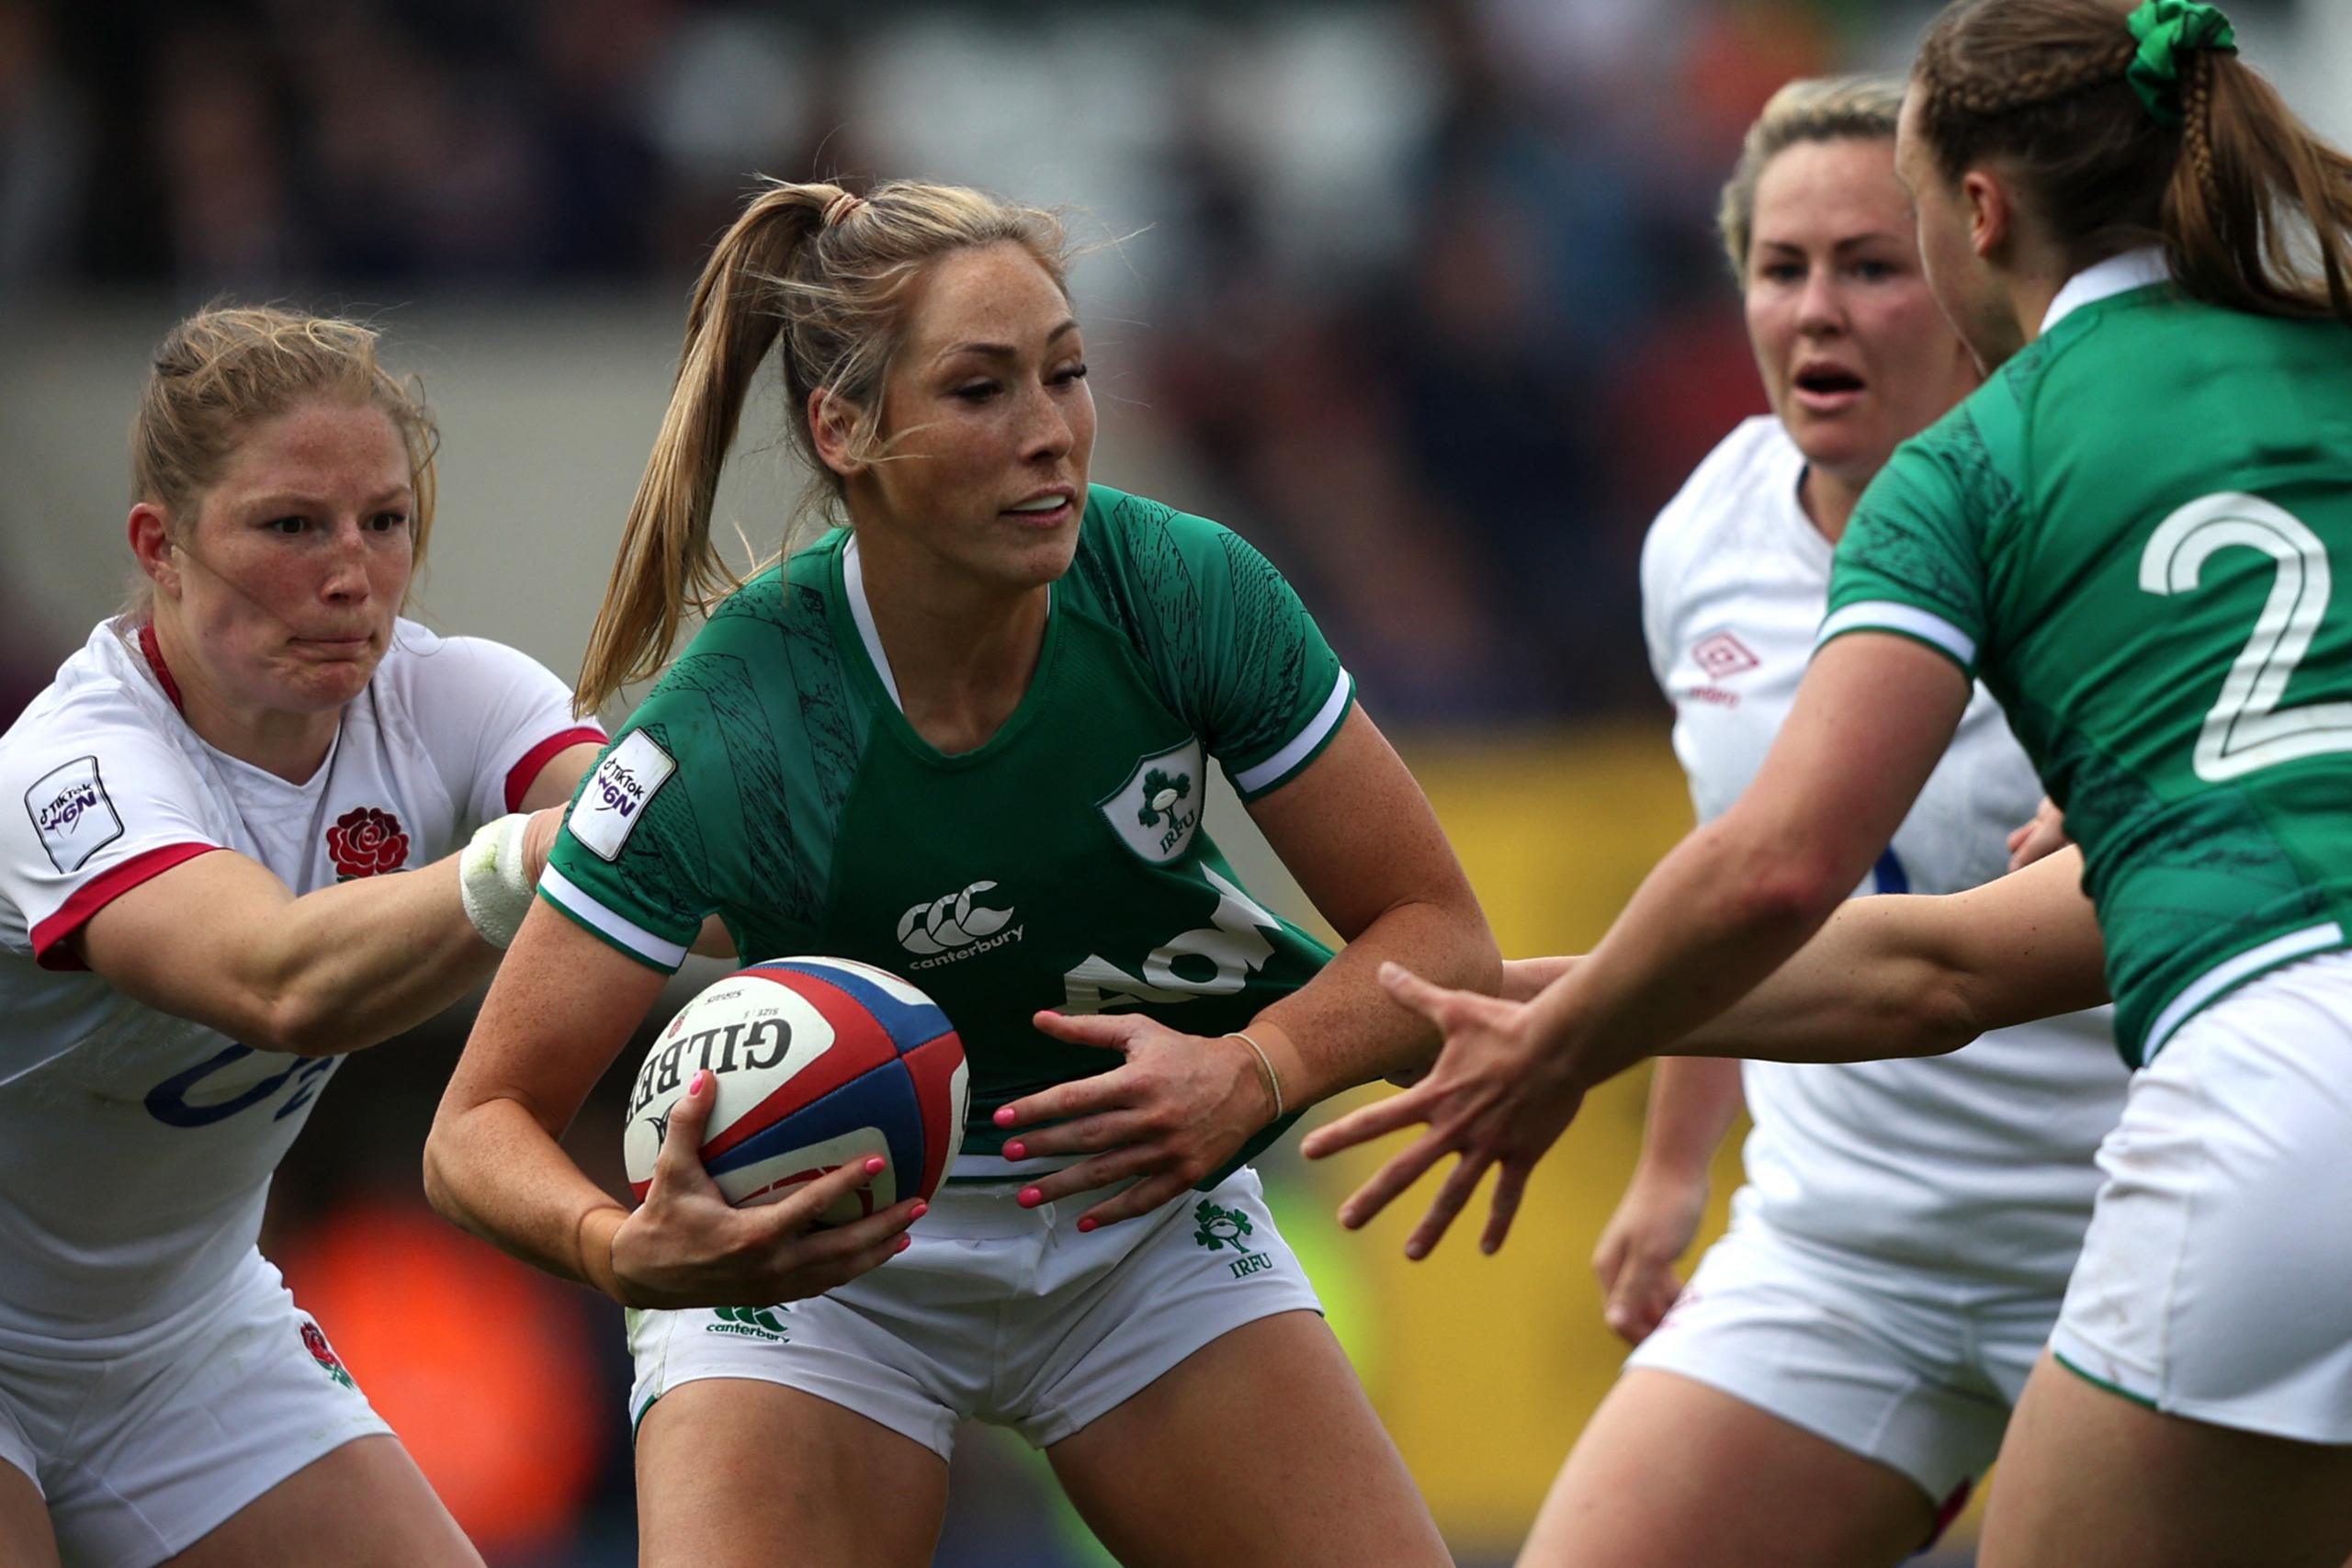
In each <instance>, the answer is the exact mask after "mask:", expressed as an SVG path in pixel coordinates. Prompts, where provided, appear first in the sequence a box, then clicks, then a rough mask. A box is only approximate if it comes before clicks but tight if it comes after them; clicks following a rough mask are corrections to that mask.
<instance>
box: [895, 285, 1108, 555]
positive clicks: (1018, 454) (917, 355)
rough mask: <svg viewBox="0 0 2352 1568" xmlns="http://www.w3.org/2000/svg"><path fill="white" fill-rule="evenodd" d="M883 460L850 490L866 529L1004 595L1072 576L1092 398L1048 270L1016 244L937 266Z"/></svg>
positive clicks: (908, 348)
mask: <svg viewBox="0 0 2352 1568" xmlns="http://www.w3.org/2000/svg"><path fill="white" fill-rule="evenodd" d="M881 435H882V440H883V443H884V450H885V451H886V452H887V453H888V455H889V456H888V457H887V458H886V460H884V461H882V462H879V463H876V465H874V467H873V468H871V469H870V470H867V473H866V475H865V476H861V479H869V480H870V482H858V481H855V480H854V481H853V483H852V486H851V502H852V508H853V513H854V516H855V519H856V522H857V525H858V527H859V528H860V529H861V530H865V529H866V528H869V527H879V528H884V529H888V530H890V531H892V532H894V533H897V534H899V536H901V537H902V538H903V539H904V540H905V541H906V542H908V543H910V544H912V545H914V546H915V547H917V548H918V550H919V551H921V552H922V553H923V554H927V555H929V556H931V557H933V558H934V559H935V560H936V561H937V562H939V563H940V564H942V565H944V567H946V568H947V569H948V570H951V571H953V572H956V573H958V574H963V575H968V576H969V577H971V578H973V579H977V580H979V581H985V582H988V583H991V584H996V585H1001V586H1004V587H1008V588H1016V589H1017V588H1024V587H1033V586H1036V585H1040V584H1043V583H1046V582H1050V581H1053V580H1054V579H1056V578H1057V577H1059V576H1061V575H1062V573H1063V572H1065V571H1067V570H1069V563H1070V558H1071V557H1072V556H1073V555H1074V554H1075V553H1076V551H1077V548H1078V525H1079V519H1080V516H1081V515H1082V514H1083V513H1084V512H1085V510H1086V482H1087V472H1088V465H1089V462H1090V460H1091V457H1092V455H1093V450H1094V398H1093V394H1092V393H1091V392H1090V391H1089V390H1088V389H1087V384H1086V355H1085V344H1084V342H1083V340H1082V338H1081V335H1080V331H1079V327H1078V322H1077V321H1076V320H1075V319H1074V318H1073V317H1072V316H1071V314H1070V308H1069V299H1066V298H1065V297H1064V296H1063V294H1062V291H1061V289H1060V288H1057V286H1056V285H1055V283H1054V280H1053V278H1052V277H1051V276H1049V275H1048V274H1047V273H1046V269H1045V268H1044V267H1043V266H1041V265H1038V263H1037V261H1036V259H1035V257H1033V256H1032V255H1031V254H1029V253H1028V252H1027V251H1026V250H1024V249H1023V247H1022V246H1020V245H1018V244H1014V243H1010V242H1007V243H999V244H992V245H984V246H978V247H974V248H971V249H967V250H961V251H954V252H951V253H949V254H946V255H944V256H941V257H940V258H939V259H937V260H936V261H933V263H931V264H930V267H929V269H928V273H927V276H925V277H924V278H923V280H922V283H921V284H920V285H919V286H918V288H917V290H916V292H915V295H914V297H913V299H912V300H911V301H910V306H909V313H908V320H907V330H906V336H905V339H904V341H903V342H902V343H901V344H900V346H899V353H898V355H897V356H896V357H895V359H894V360H893V361H892V366H891V371H890V375H889V378H888V383H887V385H886V386H885V388H884V389H883V403H882V422H881Z"/></svg>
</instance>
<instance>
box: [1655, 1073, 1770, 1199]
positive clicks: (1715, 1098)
mask: <svg viewBox="0 0 2352 1568" xmlns="http://www.w3.org/2000/svg"><path fill="white" fill-rule="evenodd" d="M1744 1103H1745V1101H1744V1100H1743V1098H1742V1096H1741V1093H1740V1082H1739V1064H1738V1063H1737V1062H1736V1061H1733V1060H1730V1059H1728V1058H1724V1057H1713V1056H1665V1057H1661V1058H1659V1060H1658V1064H1657V1071H1656V1072H1655V1073H1654V1074H1653V1075H1652V1076H1651V1078H1650V1104H1649V1115H1648V1117H1647V1119H1646V1120H1645V1122H1643V1124H1642V1163H1643V1164H1644V1165H1645V1166H1646V1167H1648V1168H1651V1169H1653V1170H1656V1171H1659V1172H1662V1173H1665V1174H1668V1175H1672V1176H1676V1177H1680V1178H1683V1179H1700V1178H1703V1177H1704V1176H1705V1175H1706V1172H1707V1167H1708V1166H1709V1165H1710V1164H1711V1163H1713V1160H1714V1157H1715V1149H1716V1147H1717V1145H1721V1144H1722V1143H1723V1141H1724V1134H1726V1133H1728V1132H1730V1131H1731V1127H1732V1123H1733V1122H1736V1121H1737V1120H1738V1119H1739V1112H1740V1108H1741V1106H1742V1105H1743V1104H1744Z"/></svg>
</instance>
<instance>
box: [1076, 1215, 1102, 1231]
mask: <svg viewBox="0 0 2352 1568" xmlns="http://www.w3.org/2000/svg"><path fill="white" fill-rule="evenodd" d="M1102 1223H1103V1222H1102V1221H1100V1220H1098V1219H1096V1218H1095V1217H1094V1216H1093V1215H1091V1214H1089V1215H1087V1216H1086V1217H1085V1218H1084V1219H1082V1220H1080V1221H1079V1222H1078V1228H1079V1229H1080V1230H1082V1231H1091V1230H1092V1229H1093V1228H1094V1227H1095V1226H1096V1225H1099V1224H1102Z"/></svg>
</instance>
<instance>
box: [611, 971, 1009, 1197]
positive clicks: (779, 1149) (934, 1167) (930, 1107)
mask: <svg viewBox="0 0 2352 1568" xmlns="http://www.w3.org/2000/svg"><path fill="white" fill-rule="evenodd" d="M703 1068H708V1069H709V1070H710V1071H711V1073H712V1074H714V1075H715V1076H716V1077H717V1080H718V1084H717V1088H718V1102H717V1104H716V1105H715V1106H714V1107H713V1108H712V1111H711V1117H710V1124H709V1127H708V1129H707V1131H706V1132H705V1134H704V1136H703V1145H702V1162H703V1168H705V1169H706V1170H707V1171H709V1172H710V1177H711V1179H712V1180H713V1181H715V1182H716V1183H718V1190H719V1191H720V1192H722V1193H724V1194H725V1195H726V1197H727V1201H729V1202H730V1203H734V1204H737V1205H742V1204H747V1203H771V1202H774V1201H776V1200H777V1199H779V1198H781V1197H783V1196H785V1195H786V1193H788V1192H790V1191H791V1190H793V1189H795V1188H797V1187H799V1186H801V1185H802V1184H803V1183H806V1182H809V1181H813V1180H815V1179H817V1178H818V1177H820V1176H822V1175H824V1174H825V1173H826V1172H827V1171H829V1170H833V1169H836V1168H839V1167H841V1166H843V1165H846V1164H848V1163H850V1162H851V1161H853V1160H864V1159H865V1158H866V1157H867V1156H872V1155H880V1156H882V1157H883V1158H884V1159H886V1160H888V1162H889V1164H888V1168H886V1169H885V1170H884V1171H883V1172H882V1174H881V1175H879V1176H877V1177H876V1178H875V1179H873V1181H871V1182H870V1183H868V1184H867V1185H866V1186H865V1187H864V1188H861V1189H859V1190H858V1191H857V1192H856V1193H855V1194H854V1196H853V1198H852V1199H850V1200H848V1201H842V1202H839V1203H836V1204H834V1205H833V1207H832V1208H831V1209H829V1210H827V1211H826V1213H825V1215H824V1220H825V1223H827V1224H843V1223H846V1222H847V1221H850V1220H854V1219H857V1218H859V1217H860V1216H861V1215H863V1214H869V1213H874V1212H875V1211H876V1210H877V1209H885V1208H888V1207H889V1206H890V1205H891V1204H893V1203H896V1202H899V1201H902V1200H904V1199H907V1198H917V1197H920V1198H928V1197H930V1196H931V1195H932V1194H933V1192H935V1191H936V1190H938V1188H939V1183H940V1182H941V1180H942V1179H944V1178H945V1176H946V1174H947V1168H948V1167H949V1166H950V1165H951V1164H953V1163H954V1162H955V1159H956V1150H957V1149H959V1148H960V1147H962V1145H963V1142H964V1107H965V1100H966V1098H967V1069H966V1067H965V1064H964V1044H963V1042H962V1041H961V1040H959V1039H957V1038H956V1031H955V1029H954V1027H953V1026H952V1025H951V1024H949V1023H948V1021H947V1015H946V1014H945V1013H944V1012H942V1011H941V1010H939V1007H938V1004H936V1003H934V1002H933V1000H932V999H931V998H929V997H927V996H925V995H923V994H922V991H920V990H918V989H916V988H915V987H913V986H910V985H909V984H908V983H907V982H906V981H904V980H901V979H899V977H898V976H895V975H890V974H888V973H886V972H885V971H883V970H880V969H876V968H875V967H873V966H872V965H871V964H858V963H854V962H852V961H851V960H848V959H844V958H777V959H773V960H770V961H769V962H767V963H765V964H752V966H751V967H750V968H747V969H739V970H737V971H736V972H735V973H734V974H732V975H729V976H725V977H724V978H722V979H719V980H717V981H715V982H713V983H712V984H711V985H710V986H709V987H707V989H705V990H704V991H703V992H702V993H701V994H700V995H698V996H696V997H695V998H694V1000H692V1001H690V1002H688V1003H687V1004H686V1005H685V1006H684V1008H682V1009H680V1010H679V1011H678V1015H677V1017H675V1018H673V1019H672V1020H671V1021H670V1022H669V1025H668V1027H666V1028H665V1029H663V1030H662V1033H661V1034H660V1036H659V1037H658V1038H656V1039H655V1041H654V1042H653V1043H652V1045H651V1046H650V1047H649V1048H648V1049H647V1051H646V1054H645V1063H644V1066H641V1067H640V1068H639V1070H638V1075H637V1086H636V1088H635V1089H634V1090H633V1091H632V1092H631V1093H630V1095H629V1107H628V1131H627V1132H626V1133H625V1134H623V1145H622V1152H623V1155H624V1156H625V1157H626V1160H627V1163H628V1180H629V1190H631V1191H633V1192H634V1193H636V1194H637V1196H638V1197H639V1199H642V1198H643V1197H644V1196H645V1193H646V1190H647V1189H648V1188H649V1187H650V1185H651V1184H652V1180H653V1165H654V1160H655V1158H656V1156H659V1155H660V1153H661V1149H662V1135H663V1134H664V1133H666V1132H667V1131H668V1129H669V1123H670V1111H671V1109H672V1107H673V1105H675V1104H676V1102H677V1099H678V1097H679V1096H680V1095H681V1094H684V1092H685V1088H686V1085H687V1084H688V1083H690V1082H692V1081H693V1079H694V1076H695V1072H696V1071H698V1070H700V1069H703Z"/></svg>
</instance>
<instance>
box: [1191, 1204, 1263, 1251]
mask: <svg viewBox="0 0 2352 1568" xmlns="http://www.w3.org/2000/svg"><path fill="white" fill-rule="evenodd" d="M1193 1224H1195V1225H1196V1226H1197V1227H1198V1228H1197V1229H1195V1230H1194V1231H1193V1240H1194V1241H1195V1242H1197V1243H1199V1244H1200V1245H1201V1246H1203V1247H1207V1248H1208V1249H1209V1250H1210V1251H1211V1252H1215V1251H1216V1249H1217V1248H1218V1247H1231V1248H1233V1250H1234V1251H1236V1252H1247V1251H1249V1250H1250V1241H1249V1236H1250V1216H1249V1215H1247V1214H1245V1213H1242V1212H1241V1211H1240V1210H1238V1209H1223V1208H1219V1207H1218V1206H1217V1205H1216V1204H1215V1203H1212V1202H1210V1201H1208V1200H1207V1199H1205V1198H1204V1199H1202V1200H1201V1203H1200V1207H1198V1208H1196V1209H1194V1210H1193Z"/></svg>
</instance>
